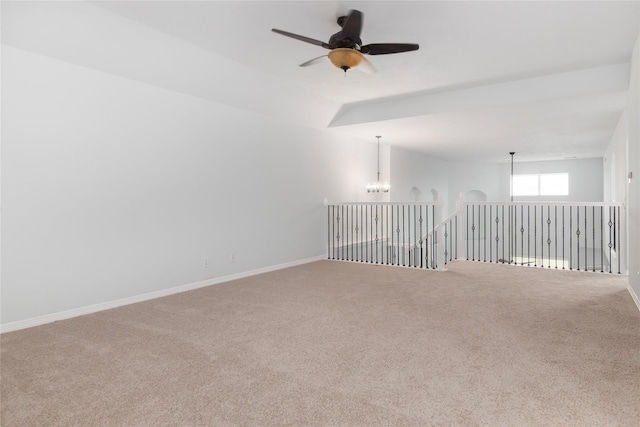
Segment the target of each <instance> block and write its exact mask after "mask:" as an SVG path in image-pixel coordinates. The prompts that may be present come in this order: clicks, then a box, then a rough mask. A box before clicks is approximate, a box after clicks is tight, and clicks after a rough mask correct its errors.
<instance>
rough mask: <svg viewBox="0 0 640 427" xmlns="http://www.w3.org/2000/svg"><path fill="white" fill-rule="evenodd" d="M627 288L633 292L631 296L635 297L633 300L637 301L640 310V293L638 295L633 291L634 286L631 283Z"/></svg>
mask: <svg viewBox="0 0 640 427" xmlns="http://www.w3.org/2000/svg"><path fill="white" fill-rule="evenodd" d="M627 290H628V291H629V293H630V294H631V298H633V302H635V303H636V307H638V311H640V298H638V295H636V293H635V292H634V291H633V288H632V287H631V285H627Z"/></svg>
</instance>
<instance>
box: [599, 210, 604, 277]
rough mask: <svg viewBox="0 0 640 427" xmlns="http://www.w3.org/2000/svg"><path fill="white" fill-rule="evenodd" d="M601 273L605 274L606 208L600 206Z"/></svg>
mask: <svg viewBox="0 0 640 427" xmlns="http://www.w3.org/2000/svg"><path fill="white" fill-rule="evenodd" d="M600 273H604V206H600Z"/></svg>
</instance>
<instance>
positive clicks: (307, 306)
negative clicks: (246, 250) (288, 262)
mask: <svg viewBox="0 0 640 427" xmlns="http://www.w3.org/2000/svg"><path fill="white" fill-rule="evenodd" d="M448 269H449V271H447V272H436V271H421V270H412V269H403V268H393V267H382V266H371V265H364V264H355V263H343V262H330V261H321V262H316V263H311V264H305V265H302V266H298V267H294V268H289V269H285V270H279V271H275V272H272V273H267V274H263V275H259V276H254V277H250V278H247V279H242V280H237V281H233V282H228V283H223V284H220V285H216V286H211V287H208V288H203V289H199V290H196V291H191V292H185V293H181V294H177V295H173V296H169V297H165V298H160V299H156V300H152V301H148V302H144V303H139V304H134V305H129V306H126V307H121V308H118V309H114V310H109V311H104V312H100V313H96V314H92V315H88V316H83V317H78V318H75V319H70V320H65V321H61V322H56V323H53V324H49V325H44V326H40V327H36V328H31V329H26V330H22V331H17V332H10V333H6V334H3V335H2V337H1V357H2V359H1V380H2V382H1V393H2V394H1V410H2V415H1V419H0V423H1V424H2V426H4V427H10V426H54V425H65V426H66V425H76V426H92V425H110V426H158V425H177V426H201V425H207V426H226V425H241V426H271V425H277V426H280V425H290V426H307V425H312V426H336V425H340V426H372V425H385V426H403V425H406V426H425V425H464V426H467V425H469V426H474V425H482V426H555V425H557V426H638V425H640V312H638V309H637V307H636V306H635V304H634V303H633V300H632V299H631V296H630V295H629V293H628V291H627V290H626V285H625V283H626V278H625V277H621V276H616V275H608V274H590V273H583V272H562V271H560V272H559V271H549V270H543V269H536V268H526V267H514V266H510V265H500V264H484V263H472V262H462V261H458V262H454V263H451V264H449V265H448Z"/></svg>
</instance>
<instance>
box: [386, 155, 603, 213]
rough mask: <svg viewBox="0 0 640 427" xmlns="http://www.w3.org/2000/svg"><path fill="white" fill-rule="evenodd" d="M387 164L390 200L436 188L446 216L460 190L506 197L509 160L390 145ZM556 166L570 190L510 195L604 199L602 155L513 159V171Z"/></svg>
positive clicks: (427, 197) (418, 197)
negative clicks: (456, 157) (440, 155)
mask: <svg viewBox="0 0 640 427" xmlns="http://www.w3.org/2000/svg"><path fill="white" fill-rule="evenodd" d="M507 156H508V154H507ZM390 165H391V166H390V167H391V177H392V180H391V185H392V187H391V188H392V190H391V200H392V201H426V202H430V201H434V198H433V193H432V191H431V190H435V191H436V192H437V193H438V197H439V198H440V200H442V201H443V208H444V209H443V213H444V215H445V216H447V215H449V214H451V213H452V212H453V211H454V210H455V207H456V200H458V198H459V197H460V194H461V193H462V194H463V195H465V200H471V199H470V197H473V196H477V197H480V196H482V197H484V200H488V201H494V202H495V201H509V198H510V192H509V191H510V190H509V182H510V174H511V163H510V161H509V162H508V163H506V162H505V163H499V164H498V163H468V162H464V163H463V162H448V161H444V160H440V159H435V158H433V157H430V156H427V155H425V154H422V153H418V152H414V151H410V150H405V149H401V148H397V147H392V149H391V162H390ZM559 172H568V173H569V196H561V197H560V196H557V197H550V196H541V197H514V201H534V202H539V201H558V202H602V201H603V188H602V180H603V165H602V159H571V160H558V161H544V162H522V163H518V162H515V163H514V173H515V174H530V173H531V174H533V173H559ZM415 189H418V190H419V191H415ZM470 193H472V194H470Z"/></svg>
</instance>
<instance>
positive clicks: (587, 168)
mask: <svg viewBox="0 0 640 427" xmlns="http://www.w3.org/2000/svg"><path fill="white" fill-rule="evenodd" d="M516 155H517V154H516ZM510 169H511V165H509V171H507V179H508V174H509V172H510ZM563 172H567V173H569V195H568V196H539V197H532V196H526V197H525V196H521V197H514V198H513V201H514V202H521V201H534V202H539V201H552V202H602V201H603V189H602V179H603V168H602V158H594V159H572V160H556V161H546V162H522V163H518V162H515V163H514V166H513V174H514V175H520V174H523V175H524V174H542V173H563ZM503 175H504V174H503ZM508 188H509V187H508V181H507V190H508Z"/></svg>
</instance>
